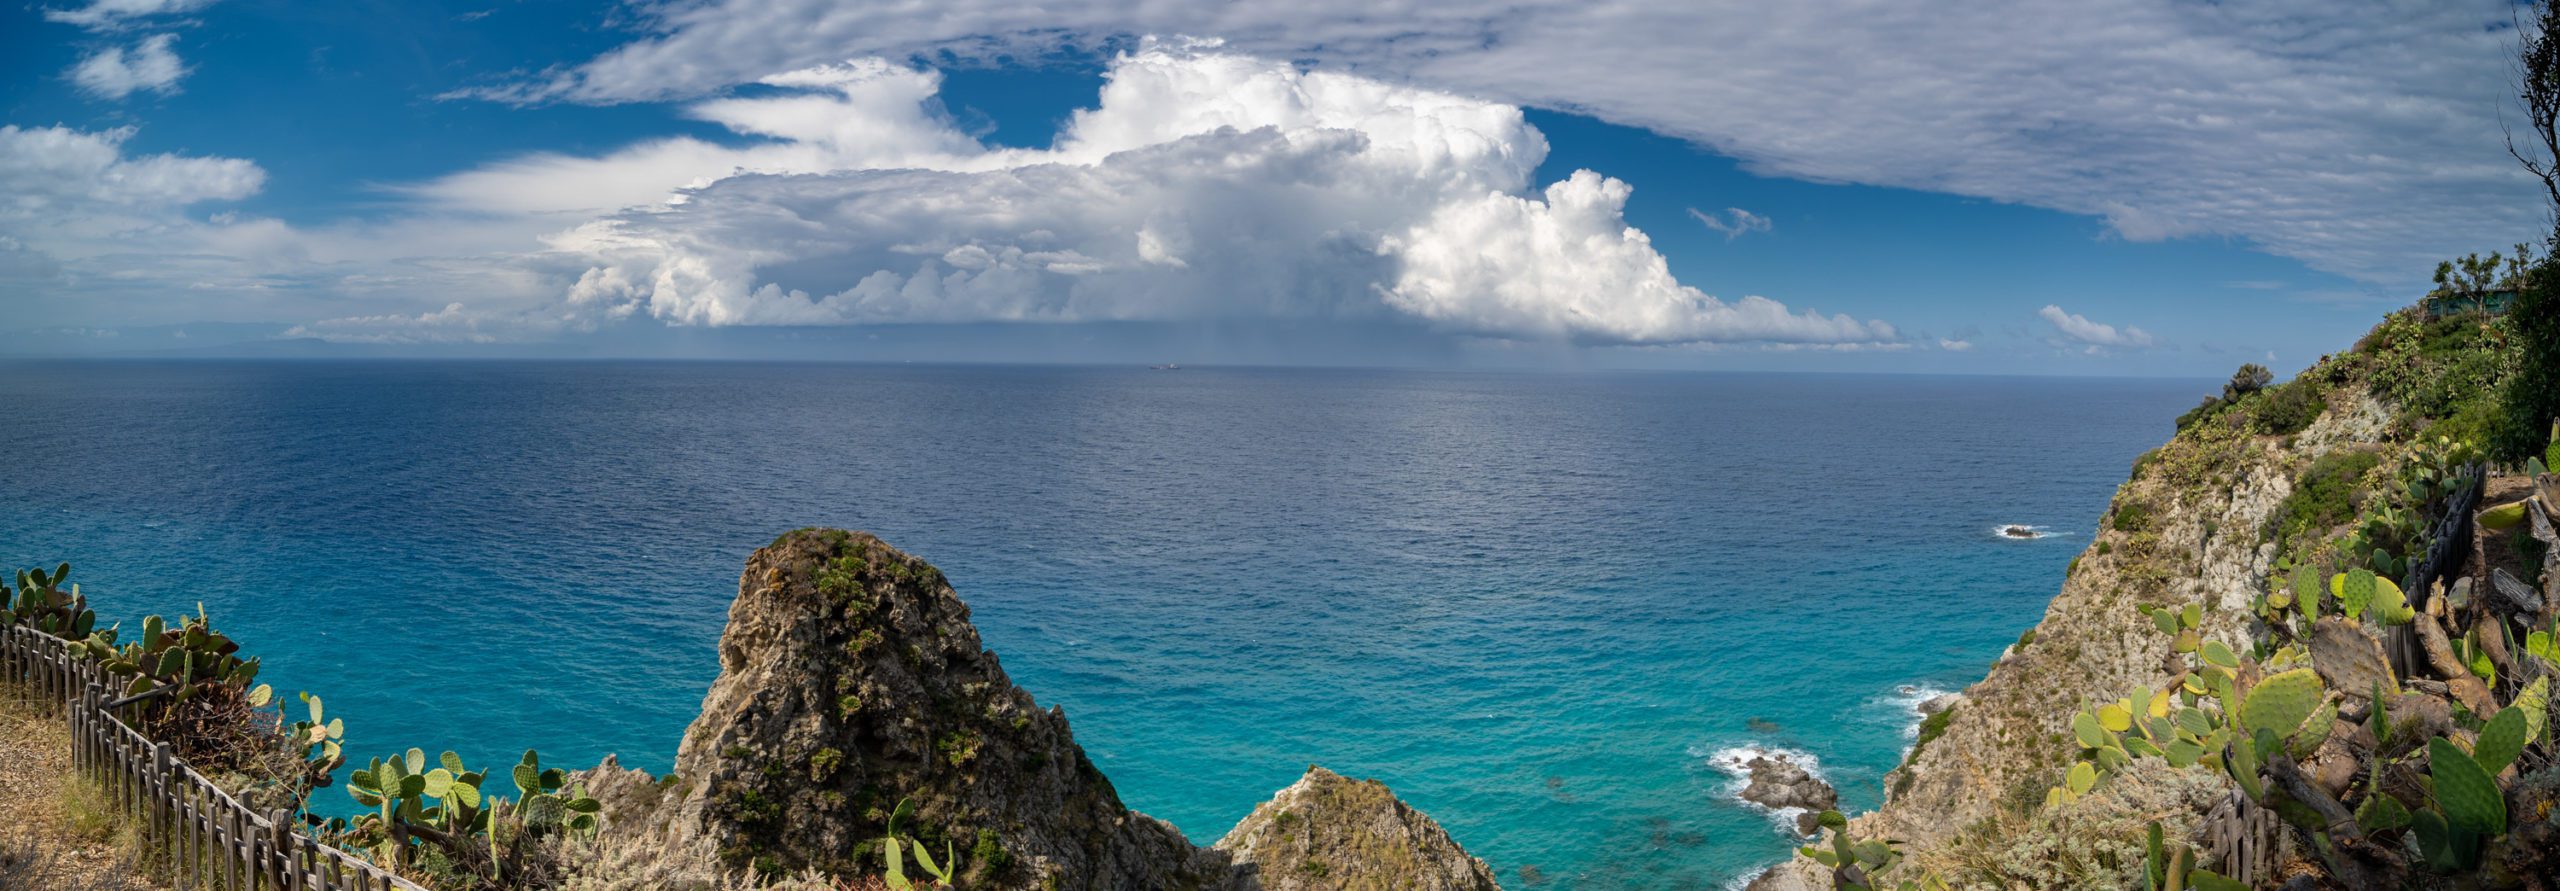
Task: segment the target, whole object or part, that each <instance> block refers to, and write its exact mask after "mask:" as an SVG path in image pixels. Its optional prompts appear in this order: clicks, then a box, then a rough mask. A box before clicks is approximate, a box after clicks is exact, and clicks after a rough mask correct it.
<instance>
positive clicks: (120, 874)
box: [0, 685, 161, 891]
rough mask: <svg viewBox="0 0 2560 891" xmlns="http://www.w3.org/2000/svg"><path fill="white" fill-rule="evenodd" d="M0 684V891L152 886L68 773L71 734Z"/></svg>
mask: <svg viewBox="0 0 2560 891" xmlns="http://www.w3.org/2000/svg"><path fill="white" fill-rule="evenodd" d="M29 706H30V704H29V703H28V702H26V701H25V699H24V698H23V696H22V694H20V693H19V691H17V690H15V689H11V688H9V687H7V686H5V685H0V891H18V889H28V891H33V889H39V888H41V889H62V891H158V889H160V888H161V886H160V885H159V884H157V883H154V882H151V881H148V880H146V879H144V878H142V877H141V876H139V875H138V874H136V872H135V871H134V870H133V869H132V868H131V866H130V865H129V863H130V857H129V856H128V854H127V853H126V852H127V851H128V850H130V849H131V838H130V836H129V835H128V834H127V833H126V830H125V829H124V828H123V827H121V826H119V825H118V823H117V821H116V819H115V818H114V816H113V814H112V812H111V811H109V810H107V809H106V807H105V802H104V800H103V799H102V798H101V797H99V796H98V795H97V794H95V793H94V792H93V791H91V790H89V789H86V788H84V787H83V786H82V785H80V784H78V783H77V781H76V780H74V779H73V778H72V774H71V735H70V734H69V733H68V732H67V731H65V730H64V729H63V726H62V722H61V721H60V720H59V719H56V718H44V717H38V716H36V714H35V712H34V711H33V709H32V708H30V707H29Z"/></svg>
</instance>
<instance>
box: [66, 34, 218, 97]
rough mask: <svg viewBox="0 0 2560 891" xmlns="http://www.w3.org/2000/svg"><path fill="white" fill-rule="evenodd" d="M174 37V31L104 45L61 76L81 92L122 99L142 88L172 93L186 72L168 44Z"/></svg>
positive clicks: (142, 89)
mask: <svg viewBox="0 0 2560 891" xmlns="http://www.w3.org/2000/svg"><path fill="white" fill-rule="evenodd" d="M177 40H178V35H175V34H154V35H151V36H150V37H146V38H143V39H142V42H140V43H136V44H134V45H133V46H132V47H131V48H130V49H128V48H126V47H121V46H110V47H106V48H104V49H100V50H98V51H97V52H93V53H90V54H89V55H88V56H86V57H84V58H82V59H81V60H80V62H79V63H78V64H75V65H73V66H71V70H70V71H68V72H65V73H64V75H63V76H64V77H67V78H70V80H71V82H72V83H73V84H75V85H77V86H78V87H79V88H80V91H81V92H83V93H87V94H89V95H91V96H95V97H98V98H100V99H122V98H124V97H126V96H130V95H133V94H134V93H137V92H141V91H144V90H149V91H151V92H154V93H164V94H165V93H174V92H177V89H178V80H179V79H180V78H183V77H186V76H187V66H186V64H185V63H183V62H180V61H178V54H177V52H176V51H175V50H172V49H170V48H169V47H170V46H171V45H172V44H175V43H176V42H177Z"/></svg>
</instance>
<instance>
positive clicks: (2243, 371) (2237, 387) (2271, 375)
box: [2222, 362, 2276, 402]
mask: <svg viewBox="0 0 2560 891" xmlns="http://www.w3.org/2000/svg"><path fill="white" fill-rule="evenodd" d="M2275 379H2276V373H2275V372H2272V371H2268V370H2267V366H2264V365H2260V364H2258V363H2256V362H2251V363H2249V364H2247V365H2242V366H2240V370H2238V371H2234V372H2232V373H2231V382H2230V383H2227V384H2223V385H2222V399H2223V401H2225V402H2238V401H2239V400H2240V397H2243V396H2247V395H2249V394H2251V393H2255V392H2258V391H2259V390H2263V389H2266V388H2267V384H2268V383H2271V382H2273V381H2274V380H2275Z"/></svg>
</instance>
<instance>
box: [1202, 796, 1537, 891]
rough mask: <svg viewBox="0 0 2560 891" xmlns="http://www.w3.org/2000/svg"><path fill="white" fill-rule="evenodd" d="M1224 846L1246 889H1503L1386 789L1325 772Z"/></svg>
mask: <svg viewBox="0 0 2560 891" xmlns="http://www.w3.org/2000/svg"><path fill="white" fill-rule="evenodd" d="M1217 849H1218V850H1221V851H1225V852H1227V853H1228V854H1229V855H1231V856H1233V857H1234V859H1235V862H1236V866H1237V869H1238V870H1239V872H1240V876H1239V877H1240V879H1242V880H1243V881H1242V883H1241V885H1240V886H1241V887H1258V888H1262V889H1265V891H1313V889H1319V888H1395V889H1413V891H1492V889H1494V888H1496V887H1498V886H1497V885H1495V884H1494V881H1493V871H1492V870H1491V869H1489V868H1487V867H1486V866H1485V865H1484V861H1482V860H1478V859H1476V858H1474V857H1472V856H1469V855H1468V854H1467V852H1466V851H1465V849H1462V848H1460V847H1458V843H1457V842H1455V841H1452V840H1450V838H1449V833H1447V832H1444V831H1442V830H1441V829H1440V824H1439V823H1436V822H1433V821H1432V819H1431V818H1430V817H1429V816H1426V815H1424V814H1423V813H1422V812H1421V811H1417V810H1414V809H1413V808H1412V807H1409V806H1407V805H1406V804H1405V803H1404V802H1402V801H1399V800H1397V799H1396V796H1395V793H1392V792H1389V791H1387V787H1386V786H1385V785H1383V784H1380V783H1379V782H1378V781H1376V780H1352V779H1348V778H1345V777H1343V776H1342V775H1341V774H1337V773H1334V772H1333V771H1330V770H1326V769H1324V768H1321V767H1309V768H1307V774H1306V776H1304V777H1301V778H1299V779H1298V781H1297V782H1296V783H1294V784H1291V785H1290V786H1289V787H1288V788H1286V789H1282V790H1280V794H1278V795H1274V796H1272V797H1271V800H1270V801H1266V802H1263V803H1262V805H1261V806H1260V807H1256V808H1254V809H1253V813H1252V814H1249V815H1247V816H1246V817H1245V818H1244V820H1243V821H1242V822H1239V823H1237V824H1236V827H1235V828H1234V829H1232V830H1229V831H1228V832H1227V835H1226V837H1225V838H1221V839H1219V840H1218V844H1217Z"/></svg>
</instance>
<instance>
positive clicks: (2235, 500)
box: [1852, 397, 2389, 847]
mask: <svg viewBox="0 0 2560 891" xmlns="http://www.w3.org/2000/svg"><path fill="white" fill-rule="evenodd" d="M2341 403H2342V404H2341V405H2339V406H2338V407H2335V408H2332V409H2331V410H2330V411H2329V412H2328V413H2327V414H2326V415H2324V416H2322V417H2321V418H2320V420H2318V421H2316V422H2314V423H2313V424H2312V426H2311V427H2310V428H2309V429H2306V430H2304V431H2303V432H2302V433H2301V434H2299V435H2297V436H2295V437H2292V438H2291V439H2290V440H2289V441H2288V440H2287V439H2285V438H2280V437H2253V436H2248V435H2246V434H2244V433H2235V432H2224V431H2206V432H2205V433H2204V434H2203V435H2199V436H2195V437H2192V438H2188V437H2182V438H2180V439H2179V440H2177V441H2174V442H2172V443H2170V444H2169V445H2167V446H2163V447H2162V448H2161V449H2160V450H2159V451H2157V452H2154V453H2152V454H2151V455H2147V456H2145V460H2144V461H2143V462H2142V463H2141V465H2139V466H2138V467H2137V468H2136V471H2135V473H2134V475H2133V478H2132V479H2131V480H2129V481H2127V482H2126V483H2125V484H2124V486H2123V487H2122V488H2120V489H2119V490H2118V491H2117V493H2116V497H2115V501H2114V504H2113V505H2112V507H2111V508H2110V510H2109V512H2108V514H2107V516H2106V517H2105V518H2103V519H2102V520H2101V521H2100V523H2099V528H2098V532H2097V534H2096V535H2095V536H2094V537H2093V539H2092V541H2091V542H2090V544H2089V547H2088V549H2087V550H2085V551H2083V552H2082V553H2081V554H2080V557H2079V559H2078V560H2077V561H2075V562H2074V564H2073V570H2072V572H2071V575H2070V577H2069V578H2067V579H2065V580H2064V582H2063V584H2062V591H2061V593H2060V594H2058V595H2056V596H2055V597H2054V599H2053V603H2052V604H2051V605H2049V606H2048V607H2046V609H2045V614H2044V618H2043V620H2042V621H2040V622H2038V623H2037V624H2036V627H2035V634H2034V637H2033V639H2032V642H2030V643H2028V644H2026V645H2024V646H2022V647H2014V648H2012V649H2011V651H2010V652H2009V653H2008V654H2006V655H2004V656H2002V657H2001V659H2000V661H1999V662H1998V663H1996V664H1994V665H1993V666H1992V667H1991V671H1990V673H1989V675H1988V676H1986V677H1984V678H1983V679H1982V680H1981V681H1980V682H1979V683H1976V684H1974V685H1973V686H1972V687H1970V688H1968V689H1966V690H1965V691H1964V705H1963V706H1962V707H1961V708H1958V709H1956V710H1955V713H1954V715H1953V716H1951V717H1950V718H1949V719H1948V722H1947V729H1946V732H1945V733H1944V734H1942V735H1940V736H1939V737H1938V738H1937V739H1935V740H1933V741H1932V742H1930V743H1929V744H1928V745H1927V746H1924V747H1922V748H1921V749H1920V750H1919V751H1918V752H1917V753H1916V754H1915V755H1914V756H1913V757H1912V759H1911V760H1910V762H1909V763H1907V764H1905V765H1904V766H1902V767H1901V768H1899V769H1897V770H1895V771H1894V772H1893V773H1891V774H1889V775H1887V777H1886V780H1885V789H1886V804H1885V805H1884V807H1883V808H1881V809H1879V810H1877V811H1876V812H1874V813H1871V814H1867V815H1865V816H1862V817H1859V818H1857V820H1855V821H1854V822H1853V824H1852V831H1853V833H1854V835H1855V836H1856V837H1859V838H1878V837H1885V838H1898V839H1902V840H1904V841H1906V842H1908V843H1910V844H1912V845H1914V846H1915V847H1926V846H1929V845H1932V844H1935V843H1938V842H1942V841H1945V840H1946V839H1947V838H1948V837H1949V836H1951V835H1952V834H1953V833H1955V832H1957V831H1959V830H1961V829H1962V828H1964V827H1966V826H1969V825H1972V824H1974V823H1975V822H1977V821H1979V820H1981V819H1982V818H1983V817H1984V816H1986V815H1988V814H1989V813H1990V812H1991V811H1992V810H1994V809H1995V808H1997V807H1998V806H1999V805H2000V804H2001V803H2002V802H2003V801H2004V800H2010V801H2019V802H2028V803H2032V802H2035V801H2040V800H2042V798H2043V796H2044V791H2045V788H2046V786H2048V785H2050V784H2051V773H2052V770H2053V768H2054V767H2055V766H2056V765H2059V764H2062V763H2064V762H2065V761H2066V760H2067V759H2068V758H2069V757H2070V756H2071V754H2072V752H2073V751H2074V749H2073V743H2071V742H2070V741H2069V738H2068V734H2069V730H2068V727H2067V724H2066V722H2067V721H2068V720H2069V718H2070V716H2071V714H2072V713H2073V712H2074V711H2075V710H2077V709H2079V708H2080V707H2081V706H2082V705H2084V704H2087V703H2088V702H2091V701H2094V700H2098V699H2101V698H2103V697H2113V696H2117V695H2121V691H2124V690H2128V689H2131V688H2133V687H2135V686H2138V685H2145V684H2148V685H2153V686H2158V685H2161V684H2162V683H2164V682H2165V681H2166V680H2167V679H2168V677H2169V672H2168V671H2167V670H2166V668H2165V666H2166V664H2167V662H2168V658H2169V656H2170V655H2171V654H2170V650H2169V642H2168V640H2167V639H2166V638H2164V637H2162V636H2161V635H2160V634H2159V633H2157V632H2156V631H2154V630H2153V629H2152V628H2151V625H2150V620H2149V619H2147V618H2145V617H2144V616H2143V615H2141V614H2140V613H2139V612H2137V611H2136V607H2137V606H2141V605H2154V606H2157V605H2177V604H2186V603H2202V604H2206V605H2207V606H2208V609H2206V611H2205V613H2204V617H2205V621H2204V623H2203V625H2202V626H2201V628H2200V629H2199V630H2200V631H2202V633H2203V636H2204V637H2206V638H2208V639H2214V640H2220V641H2222V642H2224V643H2225V644H2228V645H2231V646H2233V647H2235V648H2239V649H2243V650H2245V649H2246V648H2247V643H2248V623H2249V622H2250V621H2251V619H2250V616H2249V611H2248V605H2249V601H2250V598H2251V597H2252V596H2254V595H2255V594H2256V593H2257V592H2259V591H2261V590H2263V589H2264V587H2265V584H2266V578H2267V573H2268V571H2269V569H2270V564H2271V563H2272V561H2273V560H2274V559H2275V546H2274V544H2273V543H2270V542H2266V541H2264V538H2265V536H2264V535H2263V530H2265V529H2266V528H2267V526H2268V523H2269V518H2270V516H2271V515H2273V514H2274V512H2275V510H2276V508H2277V506H2278V505H2280V504H2282V503H2283V501H2284V499H2285V496H2287V495H2290V494H2292V492H2293V479H2294V477H2295V475H2296V474H2298V473H2299V472H2300V471H2301V469H2302V467H2303V466H2305V465H2307V464H2308V463H2309V462H2311V461H2312V460H2314V459H2316V458H2318V457H2319V456H2321V455H2324V454H2327V453H2329V452H2330V451H2333V450H2337V449H2342V448H2357V447H2361V446H2364V445H2369V444H2371V443H2374V442H2377V441H2379V440H2380V439H2381V438H2382V437H2383V435H2384V431H2385V430H2386V428H2387V427H2388V426H2389V425H2388V421H2389V415H2388V414H2387V413H2386V411H2385V409H2384V408H2383V407H2382V406H2381V405H2379V404H2378V403H2375V402H2374V401H2372V400H2371V399H2369V398H2364V397H2357V398H2354V399H2343V398H2342V399H2341Z"/></svg>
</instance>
